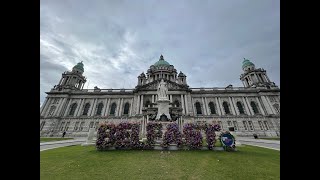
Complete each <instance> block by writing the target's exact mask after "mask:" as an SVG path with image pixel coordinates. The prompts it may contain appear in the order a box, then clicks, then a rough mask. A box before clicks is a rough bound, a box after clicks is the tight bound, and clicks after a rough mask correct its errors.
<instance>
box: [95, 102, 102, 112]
mask: <svg viewBox="0 0 320 180" xmlns="http://www.w3.org/2000/svg"><path fill="white" fill-rule="evenodd" d="M102 108H103V103H102V102H101V103H99V104H98V109H97V113H96V115H101V112H102Z"/></svg>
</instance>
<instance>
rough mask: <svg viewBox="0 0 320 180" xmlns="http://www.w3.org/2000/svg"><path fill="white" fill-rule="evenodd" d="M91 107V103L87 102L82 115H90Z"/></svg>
mask: <svg viewBox="0 0 320 180" xmlns="http://www.w3.org/2000/svg"><path fill="white" fill-rule="evenodd" d="M89 108H90V103H87V104H86V105H85V106H84V110H83V113H82V115H88V111H89Z"/></svg>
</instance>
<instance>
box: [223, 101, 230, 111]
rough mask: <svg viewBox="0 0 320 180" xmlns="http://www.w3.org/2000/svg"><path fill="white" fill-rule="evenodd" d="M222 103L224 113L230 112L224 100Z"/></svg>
mask: <svg viewBox="0 0 320 180" xmlns="http://www.w3.org/2000/svg"><path fill="white" fill-rule="evenodd" d="M222 105H223V108H224V112H225V113H226V114H230V110H229V106H228V103H227V102H225V101H224V102H223V103H222Z"/></svg>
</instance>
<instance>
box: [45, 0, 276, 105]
mask: <svg viewBox="0 0 320 180" xmlns="http://www.w3.org/2000/svg"><path fill="white" fill-rule="evenodd" d="M161 54H163V56H164V59H165V60H166V61H168V62H169V63H170V64H172V65H174V66H175V68H176V69H177V70H178V71H182V72H183V73H185V74H186V75H187V82H188V84H189V86H190V87H225V86H227V85H229V84H232V85H233V86H242V83H241V81H240V80H239V76H240V74H241V73H242V69H241V65H242V61H243V58H248V59H250V60H251V61H252V62H253V63H254V64H255V65H256V67H262V68H264V69H265V70H267V74H268V76H269V78H270V80H272V81H274V82H275V83H276V84H277V85H280V3H279V0H259V1H257V0H228V1H224V0H175V1H172V0H101V1H100V0H41V1H40V103H42V102H43V101H44V99H45V96H46V94H45V92H47V91H50V89H51V88H52V87H53V86H54V85H56V84H57V83H58V82H59V80H60V78H61V74H62V73H63V72H64V71H66V70H70V69H72V67H73V66H74V65H75V64H77V63H78V62H80V61H83V63H84V69H85V72H84V75H85V76H86V77H87V80H88V81H87V83H86V85H85V88H87V87H88V88H93V87H94V86H98V87H99V88H123V87H124V88H134V87H135V86H136V84H137V76H138V75H139V74H140V73H142V72H146V71H147V69H148V68H149V67H150V65H152V64H154V63H155V62H156V61H158V60H159V56H160V55H161Z"/></svg>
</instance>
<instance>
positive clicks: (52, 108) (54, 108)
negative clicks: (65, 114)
mask: <svg viewBox="0 0 320 180" xmlns="http://www.w3.org/2000/svg"><path fill="white" fill-rule="evenodd" d="M55 110H56V106H51V108H50V111H49V114H48V116H53V114H54V111H55Z"/></svg>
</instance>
